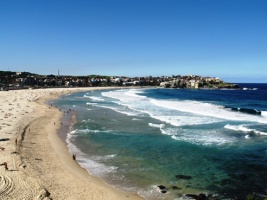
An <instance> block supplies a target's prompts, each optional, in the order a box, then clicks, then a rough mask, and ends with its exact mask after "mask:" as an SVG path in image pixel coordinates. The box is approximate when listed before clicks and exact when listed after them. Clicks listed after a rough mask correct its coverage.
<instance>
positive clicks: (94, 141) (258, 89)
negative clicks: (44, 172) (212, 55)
mask: <svg viewBox="0 0 267 200" xmlns="http://www.w3.org/2000/svg"><path fill="white" fill-rule="evenodd" d="M239 85H240V86H241V87H242V89H241V90H229V89H227V90H222V89H221V90H201V89H199V90H189V89H165V88H140V89H133V88H125V89H112V90H98V91H89V92H79V93H74V94H70V95H67V96H64V97H62V98H60V99H58V100H56V101H54V102H52V103H53V104H55V105H56V106H58V107H59V108H61V109H62V110H65V111H67V110H69V109H71V110H75V117H76V120H75V123H74V124H72V125H71V127H70V129H66V133H65V136H64V138H65V140H66V144H67V146H68V148H69V151H70V152H71V154H76V155H77V162H78V163H79V164H80V165H81V166H82V167H83V168H85V169H86V170H88V172H89V173H90V174H92V175H94V176H97V177H99V178H101V179H102V180H104V181H105V182H106V183H108V184H111V185H113V186H114V187H117V188H119V189H122V190H124V191H129V192H134V193H138V194H139V195H141V196H143V197H144V198H145V199H147V200H158V199H159V200H160V199H167V200H169V199H186V198H187V197H185V195H186V194H200V193H204V194H206V195H210V196H213V198H214V199H234V198H238V199H246V197H247V196H248V195H256V196H258V197H263V196H266V195H267V84H239ZM159 186H160V187H159Z"/></svg>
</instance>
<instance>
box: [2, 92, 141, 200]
mask: <svg viewBox="0 0 267 200" xmlns="http://www.w3.org/2000/svg"><path fill="white" fill-rule="evenodd" d="M95 89H97V90H102V89H116V88H113V87H112V88H66V89H62V88H59V89H55V88H53V89H38V90H20V91H7V92H6V91H5V92H1V93H0V99H1V100H0V102H1V105H3V106H2V107H1V110H0V116H1V117H0V118H2V119H4V120H3V121H2V124H1V126H0V139H1V140H0V147H2V148H4V150H2V152H0V153H1V158H0V164H1V163H3V162H6V163H7V166H8V170H5V169H4V167H3V166H0V198H3V199H43V198H46V199H96V200H98V199H103V200H105V199H111V200H112V199H114V200H117V199H118V200H119V199H126V198H127V199H130V200H137V199H143V198H142V197H140V196H138V195H137V194H131V193H127V192H123V191H120V190H119V189H117V188H115V187H113V186H112V185H108V184H106V183H105V182H103V181H102V180H101V179H100V178H97V177H94V176H92V175H90V174H89V173H88V172H87V171H86V170H85V169H83V168H82V167H81V166H80V165H78V163H77V162H75V161H74V160H73V159H72V156H71V155H70V153H69V150H68V148H67V146H66V143H65V142H64V141H63V139H62V138H60V136H59V135H58V133H57V131H58V130H59V128H60V123H61V120H62V117H63V113H62V112H60V111H59V110H58V109H57V108H55V107H50V108H49V105H47V104H46V102H47V101H49V100H51V99H56V98H59V97H60V96H61V95H66V94H68V93H74V92H79V91H90V90H95ZM37 110H38V111H37ZM9 119H10V120H9ZM2 139H7V140H6V141H2ZM16 141H17V145H16Z"/></svg>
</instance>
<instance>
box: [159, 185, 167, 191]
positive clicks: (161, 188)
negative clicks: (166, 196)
mask: <svg viewBox="0 0 267 200" xmlns="http://www.w3.org/2000/svg"><path fill="white" fill-rule="evenodd" d="M158 188H159V189H160V190H166V187H165V186H164V185H158Z"/></svg>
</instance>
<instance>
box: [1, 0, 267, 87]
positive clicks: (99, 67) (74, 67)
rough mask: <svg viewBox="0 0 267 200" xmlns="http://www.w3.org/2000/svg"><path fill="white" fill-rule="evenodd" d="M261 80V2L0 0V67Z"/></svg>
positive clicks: (266, 35)
mask: <svg viewBox="0 0 267 200" xmlns="http://www.w3.org/2000/svg"><path fill="white" fill-rule="evenodd" d="M58 70H59V73H60V75H84V76H86V75H93V74H98V75H110V76H113V75H116V76H129V77H135V76H138V77H140V76H150V75H151V76H172V75H200V76H211V77H219V78H222V79H223V80H224V81H229V82H237V83H238V82H239V83H240V82H264V83H266V82H267V0H0V71H17V72H25V71H26V72H32V73H37V74H43V75H49V74H55V75H56V74H58Z"/></svg>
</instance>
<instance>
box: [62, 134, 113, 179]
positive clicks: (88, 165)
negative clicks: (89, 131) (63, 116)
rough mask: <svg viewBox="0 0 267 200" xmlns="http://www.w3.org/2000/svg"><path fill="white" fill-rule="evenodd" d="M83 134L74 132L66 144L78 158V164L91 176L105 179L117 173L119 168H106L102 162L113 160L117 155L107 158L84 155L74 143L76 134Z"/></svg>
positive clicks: (107, 156) (69, 135) (68, 136)
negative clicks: (110, 174)
mask: <svg viewBox="0 0 267 200" xmlns="http://www.w3.org/2000/svg"><path fill="white" fill-rule="evenodd" d="M77 132H81V130H74V131H72V132H70V133H69V134H68V135H67V138H66V142H67V146H68V149H69V151H70V153H71V154H75V155H76V156H77V158H76V159H77V162H78V163H79V165H80V166H81V167H82V168H84V169H86V170H87V172H88V173H89V174H92V175H95V176H98V177H100V178H104V177H105V176H107V175H108V174H109V173H114V172H116V169H117V167H114V166H106V165H104V164H103V163H101V161H103V160H107V159H112V158H114V157H115V156H116V155H106V156H88V155H86V154H84V153H83V152H82V151H81V150H80V149H79V148H78V147H77V146H75V145H74V144H73V143H72V140H73V139H74V138H75V137H73V136H74V133H77Z"/></svg>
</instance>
